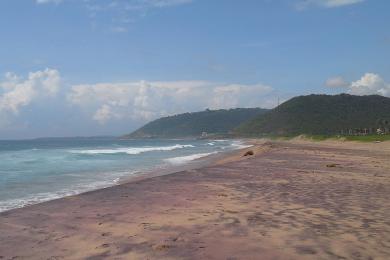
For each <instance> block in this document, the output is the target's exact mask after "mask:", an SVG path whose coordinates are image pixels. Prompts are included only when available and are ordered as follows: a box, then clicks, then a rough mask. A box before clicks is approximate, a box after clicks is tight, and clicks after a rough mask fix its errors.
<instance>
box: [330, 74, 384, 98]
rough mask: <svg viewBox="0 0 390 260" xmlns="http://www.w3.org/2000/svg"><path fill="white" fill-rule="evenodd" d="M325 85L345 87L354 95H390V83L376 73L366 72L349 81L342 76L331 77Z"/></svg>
mask: <svg viewBox="0 0 390 260" xmlns="http://www.w3.org/2000/svg"><path fill="white" fill-rule="evenodd" d="M325 85H326V86H327V87H332V88H337V87H340V88H345V89H346V92H348V93H349V94H352V95H382V96H387V97H390V83H388V82H386V81H385V80H384V79H383V78H382V77H381V76H379V75H378V74H375V73H366V74H364V75H363V76H362V77H361V78H360V79H358V80H356V81H353V82H347V81H346V80H345V79H343V78H342V77H340V76H338V77H334V78H330V79H328V80H327V81H326V83H325Z"/></svg>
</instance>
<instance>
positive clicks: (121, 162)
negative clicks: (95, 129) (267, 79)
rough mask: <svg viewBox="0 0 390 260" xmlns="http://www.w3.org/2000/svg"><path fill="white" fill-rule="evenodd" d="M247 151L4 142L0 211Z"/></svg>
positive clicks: (74, 141)
mask: <svg viewBox="0 0 390 260" xmlns="http://www.w3.org/2000/svg"><path fill="white" fill-rule="evenodd" d="M244 147H245V145H243V144H242V142H240V141H237V140H155V139H153V140H150V139H149V140H119V139H117V138H49V139H35V140H12V141H0V212H1V211H6V210H10V209H14V208H20V207H23V206H26V205H31V204H36V203H39V202H44V201H48V200H53V199H57V198H61V197H65V196H70V195H75V194H79V193H82V192H86V191H91V190H95V189H100V188H105V187H109V186H114V185H116V184H118V183H119V182H120V181H121V180H124V179H126V178H128V177H130V176H134V175H136V174H139V173H145V172H146V173H147V172H151V171H153V170H159V169H161V170H162V169H169V168H172V167H174V166H179V165H188V164H191V163H195V162H196V161H197V160H198V159H200V158H204V157H206V156H208V155H211V154H217V153H222V152H225V151H229V150H234V149H240V148H244Z"/></svg>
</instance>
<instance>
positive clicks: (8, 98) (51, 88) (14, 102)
mask: <svg viewBox="0 0 390 260" xmlns="http://www.w3.org/2000/svg"><path fill="white" fill-rule="evenodd" d="M60 83H61V77H60V74H59V72H58V71H57V70H53V69H45V70H43V71H36V72H31V73H29V75H28V77H27V79H25V80H23V79H21V78H20V77H18V76H17V75H15V74H13V73H6V74H5V80H4V81H3V82H0V90H2V91H1V92H0V113H7V112H11V113H13V114H17V113H19V110H20V108H21V107H24V106H27V105H29V104H30V103H31V102H32V101H33V100H36V99H38V98H42V97H50V96H54V95H56V93H57V92H58V90H59V88H60Z"/></svg>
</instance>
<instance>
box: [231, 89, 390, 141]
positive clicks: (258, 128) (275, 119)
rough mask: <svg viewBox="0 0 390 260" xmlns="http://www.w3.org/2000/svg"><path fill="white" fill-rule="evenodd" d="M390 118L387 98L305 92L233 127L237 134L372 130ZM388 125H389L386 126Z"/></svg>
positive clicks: (289, 133)
mask: <svg viewBox="0 0 390 260" xmlns="http://www.w3.org/2000/svg"><path fill="white" fill-rule="evenodd" d="M389 122H390V98H387V97H383V96H378V95H372V96H353V95H348V94H340V95H308V96H299V97H294V98H292V99H290V100H288V101H286V102H285V103H283V104H281V105H280V106H278V107H276V108H274V109H272V110H270V111H269V112H268V113H266V114H264V115H260V116H258V117H256V118H254V119H252V120H248V121H247V122H244V123H243V124H241V125H240V126H239V127H238V128H236V129H235V134H236V135H239V136H258V135H300V134H310V135H334V134H340V133H346V132H347V131H351V130H355V129H367V131H373V129H375V128H377V127H385V126H384V125H385V124H387V125H388V124H389ZM387 129H388V128H387Z"/></svg>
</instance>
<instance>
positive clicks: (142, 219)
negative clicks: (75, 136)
mask: <svg viewBox="0 0 390 260" xmlns="http://www.w3.org/2000/svg"><path fill="white" fill-rule="evenodd" d="M247 141H250V140H247ZM252 142H253V143H254V144H255V146H254V147H250V148H245V149H243V150H236V151H233V152H231V154H230V155H229V156H227V155H225V156H224V157H223V158H218V160H217V158H213V159H214V161H213V162H214V163H213V164H209V165H207V166H203V167H200V168H197V169H190V170H183V171H179V172H175V173H171V174H168V175H161V176H154V177H150V178H141V179H138V180H132V181H130V182H126V183H124V184H120V185H117V186H114V187H109V188H105V189H100V190H95V191H90V192H86V193H82V194H80V195H76V196H71V197H66V198H62V199H58V200H54V201H49V202H45V203H41V204H36V205H32V206H28V207H24V208H20V209H14V210H10V211H7V212H2V213H0V229H1V230H2V232H1V233H0V258H2V259H15V258H16V259H17V258H28V259H42V258H44V259H48V258H53V259H54V258H63V259H81V258H82V259H101V258H115V259H145V258H149V259H205V258H207V259H226V258H228V257H233V258H238V259H258V256H260V255H261V259H314V258H315V259H334V258H347V259H350V258H356V255H359V256H360V257H361V258H364V259H365V258H370V257H371V258H378V259H386V258H388V257H389V256H390V250H389V249H388V248H389V247H388V246H387V245H390V223H388V222H386V221H387V219H390V204H389V203H390V202H389V201H388V194H390V174H389V170H390V162H389V161H388V158H389V156H390V153H389V152H390V149H389V148H390V143H385V144H362V145H359V144H355V143H349V142H348V143H340V142H339V143H334V142H325V143H322V142H307V141H299V140H298V141H293V142H283V141H267V140H262V141H258V140H252ZM259 142H260V143H259ZM245 150H254V151H255V155H254V156H248V157H243V156H242V153H243V152H244V151H245Z"/></svg>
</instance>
